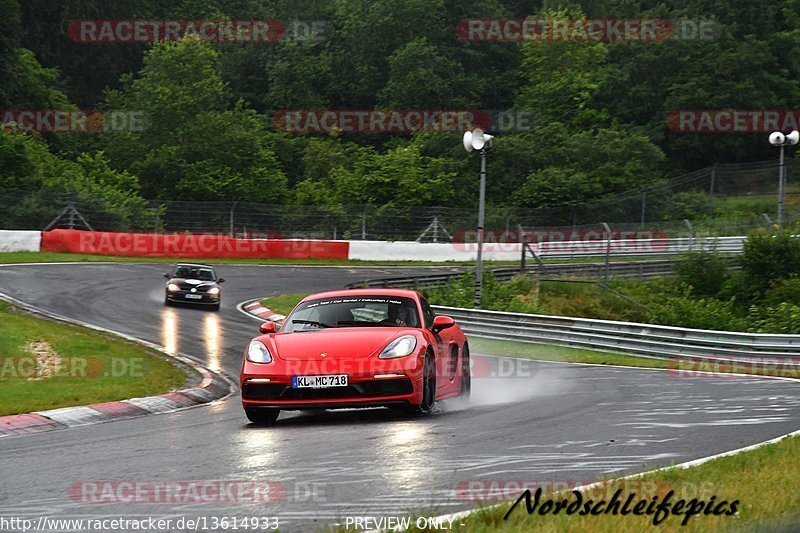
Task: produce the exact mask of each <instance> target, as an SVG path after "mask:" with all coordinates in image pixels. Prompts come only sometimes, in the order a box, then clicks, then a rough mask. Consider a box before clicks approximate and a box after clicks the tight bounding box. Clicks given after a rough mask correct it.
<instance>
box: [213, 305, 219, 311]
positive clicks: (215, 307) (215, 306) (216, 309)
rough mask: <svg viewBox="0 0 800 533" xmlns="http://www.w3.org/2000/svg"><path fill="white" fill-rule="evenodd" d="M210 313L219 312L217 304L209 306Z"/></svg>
mask: <svg viewBox="0 0 800 533" xmlns="http://www.w3.org/2000/svg"><path fill="white" fill-rule="evenodd" d="M211 310H212V311H219V304H214V305H212V306H211Z"/></svg>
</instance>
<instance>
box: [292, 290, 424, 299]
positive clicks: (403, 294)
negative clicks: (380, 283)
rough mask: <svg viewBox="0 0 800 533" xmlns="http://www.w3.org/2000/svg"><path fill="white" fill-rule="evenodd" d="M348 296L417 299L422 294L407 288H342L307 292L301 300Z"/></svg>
mask: <svg viewBox="0 0 800 533" xmlns="http://www.w3.org/2000/svg"><path fill="white" fill-rule="evenodd" d="M348 296H394V297H396V298H413V299H417V298H419V297H420V296H422V295H421V294H420V293H418V292H417V291H412V290H408V289H383V288H376V289H342V290H337V291H326V292H318V293H316V294H309V295H308V296H306V297H305V298H303V300H302V301H304V302H305V301H306V300H316V299H318V298H337V297H341V298H346V297H348Z"/></svg>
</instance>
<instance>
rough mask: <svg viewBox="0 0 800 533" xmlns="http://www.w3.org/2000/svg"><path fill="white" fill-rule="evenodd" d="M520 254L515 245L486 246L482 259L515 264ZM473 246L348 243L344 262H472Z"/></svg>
mask: <svg viewBox="0 0 800 533" xmlns="http://www.w3.org/2000/svg"><path fill="white" fill-rule="evenodd" d="M521 254H522V248H521V245H520V244H519V243H508V244H487V245H486V246H484V249H483V258H484V259H486V260H487V261H518V260H519V258H520V256H521ZM476 257H477V245H475V244H463V243H449V242H448V243H432V242H414V241H395V242H386V241H350V253H349V255H348V259H361V260H364V261H474V260H475V259H476Z"/></svg>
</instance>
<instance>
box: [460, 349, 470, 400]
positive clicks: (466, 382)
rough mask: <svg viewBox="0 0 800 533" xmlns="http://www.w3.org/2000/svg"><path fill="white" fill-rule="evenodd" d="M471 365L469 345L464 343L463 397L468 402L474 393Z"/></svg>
mask: <svg viewBox="0 0 800 533" xmlns="http://www.w3.org/2000/svg"><path fill="white" fill-rule="evenodd" d="M469 365H470V361H469V345H468V344H466V343H464V348H462V350H461V397H462V398H465V399H467V400H469V395H470V393H471V392H472V373H471V372H470V368H469Z"/></svg>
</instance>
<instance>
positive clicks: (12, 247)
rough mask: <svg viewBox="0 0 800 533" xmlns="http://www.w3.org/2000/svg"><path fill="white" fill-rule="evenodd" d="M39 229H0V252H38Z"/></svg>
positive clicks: (40, 234)
mask: <svg viewBox="0 0 800 533" xmlns="http://www.w3.org/2000/svg"><path fill="white" fill-rule="evenodd" d="M41 244H42V232H41V231H18V230H0V252H38V251H39V249H40V247H41Z"/></svg>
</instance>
